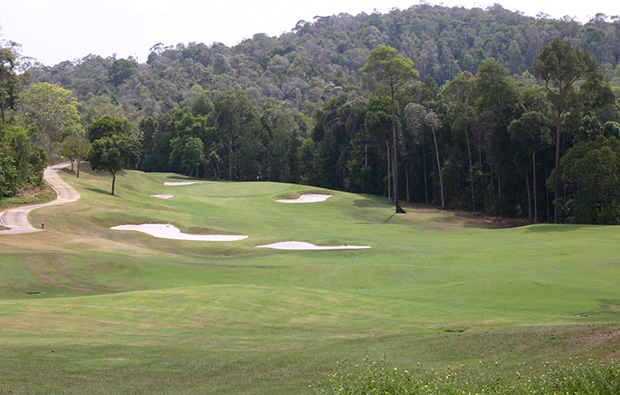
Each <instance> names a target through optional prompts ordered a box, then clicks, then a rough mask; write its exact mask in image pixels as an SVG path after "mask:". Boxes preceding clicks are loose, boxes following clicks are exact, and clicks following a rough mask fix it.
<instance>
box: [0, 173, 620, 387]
mask: <svg viewBox="0 0 620 395" xmlns="http://www.w3.org/2000/svg"><path fill="white" fill-rule="evenodd" d="M175 177H176V176H175V175H170V174H158V173H153V174H144V173H140V172H127V173H125V174H124V175H122V176H120V177H119V178H118V180H117V193H118V196H111V195H109V186H110V185H109V184H110V177H109V176H107V175H104V174H92V173H89V172H88V171H87V170H86V171H84V170H83V171H82V173H81V177H80V179H75V178H74V176H73V175H71V174H70V173H69V172H65V175H64V178H65V179H66V180H67V181H69V182H70V183H71V184H73V185H75V186H76V187H77V188H78V189H79V190H80V193H81V194H82V199H81V200H80V201H78V202H76V203H72V204H69V205H63V206H56V207H50V208H45V209H41V210H36V211H34V212H33V213H31V221H34V222H41V220H45V224H46V232H40V233H37V234H31V235H12V236H5V237H2V236H0V251H1V252H0V311H2V314H1V315H0V327H1V328H2V332H1V334H0V352H2V355H3V361H4V362H6V363H3V364H0V377H2V378H3V379H2V381H0V391H13V392H14V393H116V392H121V393H157V392H159V393H231V394H243V393H248V394H249V393H252V394H255V393H265V394H267V393H274V392H281V393H287V394H289V393H311V392H312V391H311V389H309V388H308V384H309V383H310V382H317V381H320V380H323V379H324V378H325V377H328V375H329V374H330V373H333V366H334V364H335V362H336V361H338V360H341V359H343V358H347V359H349V360H351V361H355V360H359V361H361V360H362V359H363V358H364V356H365V355H369V356H370V357H371V358H380V357H381V356H386V357H387V358H388V360H389V361H390V364H392V365H394V367H398V369H407V368H409V367H411V366H414V365H415V363H416V362H418V361H419V362H421V363H423V364H424V366H425V367H428V368H433V369H436V370H437V369H441V370H442V371H443V370H445V369H446V367H447V366H448V365H451V366H457V365H459V364H466V365H471V364H475V363H478V362H479V361H483V362H485V363H488V364H493V363H495V361H498V360H500V361H501V365H502V367H503V368H502V369H503V370H502V371H505V372H506V374H508V375H509V374H514V371H515V369H516V368H518V366H520V364H522V363H528V364H530V365H536V366H539V365H540V364H542V363H543V362H544V361H553V360H558V361H559V362H560V363H563V362H567V361H569V358H576V360H579V361H582V360H583V361H586V360H587V359H589V358H593V357H594V358H603V359H604V358H619V357H620V355H618V351H617V350H618V349H620V336H619V335H618V333H620V324H619V320H618V318H619V314H620V295H619V294H618V288H617V279H618V274H619V271H620V260H619V259H618V258H617V245H618V242H619V241H620V230H618V228H615V227H596V226H553V225H537V226H525V227H520V228H508V229H506V228H501V227H498V226H497V224H494V223H493V222H488V221H487V220H486V219H484V218H479V217H470V216H467V215H463V214H462V213H451V212H444V211H437V210H430V209H413V208H410V209H409V210H408V213H407V214H406V215H402V216H401V215H399V216H394V215H393V209H392V208H391V207H390V206H389V205H387V204H386V202H385V200H384V199H381V198H377V197H372V196H360V195H354V194H347V193H343V192H330V194H333V195H334V196H333V197H332V198H330V199H328V200H327V201H325V202H321V203H314V204H303V205H295V204H286V205H285V204H278V203H275V202H274V201H273V200H274V199H275V198H276V197H280V196H295V195H297V196H298V195H301V194H303V193H306V191H308V190H309V189H308V187H303V186H296V185H289V184H278V183H267V182H253V183H230V182H205V183H202V184H194V185H188V186H176V187H168V186H164V185H163V182H164V181H172V180H176V178H175ZM313 192H316V191H313ZM164 193H166V194H174V195H175V198H174V199H169V200H162V199H156V198H152V197H150V196H149V195H150V194H164ZM147 222H150V223H168V222H170V223H173V224H175V226H177V227H179V228H181V229H182V230H184V231H196V233H198V232H211V231H213V232H217V233H231V234H235V233H237V234H247V235H250V238H249V239H246V240H243V241H237V242H229V243H225V242H213V243H202V242H187V241H166V240H162V239H157V238H153V237H151V236H148V235H145V234H142V233H139V232H122V231H112V230H110V229H109V227H110V226H114V225H122V224H127V223H147ZM287 240H297V241H306V242H311V243H313V244H326V245H329V244H349V245H354V244H359V245H371V246H372V247H373V248H371V249H369V250H342V251H275V250H268V249H257V248H254V247H255V246H258V245H263V244H269V243H273V242H278V241H287ZM579 315H585V316H579ZM511 372H512V373H511ZM502 374H503V373H502Z"/></svg>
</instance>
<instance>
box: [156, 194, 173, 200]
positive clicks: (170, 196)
mask: <svg viewBox="0 0 620 395" xmlns="http://www.w3.org/2000/svg"><path fill="white" fill-rule="evenodd" d="M151 197H154V198H158V199H172V198H173V197H174V195H151Z"/></svg>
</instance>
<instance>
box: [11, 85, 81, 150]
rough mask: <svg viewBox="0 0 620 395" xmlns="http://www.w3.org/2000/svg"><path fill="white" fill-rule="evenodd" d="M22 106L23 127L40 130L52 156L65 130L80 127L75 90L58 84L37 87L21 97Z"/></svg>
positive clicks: (19, 116) (19, 117) (20, 117)
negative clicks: (73, 92)
mask: <svg viewBox="0 0 620 395" xmlns="http://www.w3.org/2000/svg"><path fill="white" fill-rule="evenodd" d="M18 104H19V108H18V111H17V112H18V122H19V124H20V125H23V126H27V127H35V128H36V129H38V132H39V133H41V137H42V139H43V143H45V144H46V145H47V148H48V151H49V152H50V153H51V152H53V151H54V146H55V145H56V144H57V143H60V141H61V136H62V132H63V131H64V130H65V129H70V128H79V122H80V114H79V113H78V110H77V105H78V102H77V100H76V99H75V98H74V97H73V94H72V93H71V91H69V90H67V89H64V88H61V87H60V86H58V85H53V84H49V83H47V82H42V83H39V84H35V85H33V86H31V87H30V88H29V89H28V90H26V91H25V92H23V93H22V94H21V97H20V99H19V103H18Z"/></svg>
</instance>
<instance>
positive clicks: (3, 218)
mask: <svg viewBox="0 0 620 395" xmlns="http://www.w3.org/2000/svg"><path fill="white" fill-rule="evenodd" d="M69 164H70V163H69V162H63V163H59V164H56V165H52V166H48V167H46V168H45V170H44V171H43V178H44V179H45V181H47V183H48V184H50V186H51V187H52V188H54V190H55V191H56V193H57V194H58V197H57V198H56V200H54V201H51V202H48V203H42V204H33V205H30V206H23V207H16V208H12V209H10V210H6V211H3V212H1V213H0V224H2V226H4V227H7V228H10V229H9V230H0V235H4V234H22V233H34V232H41V231H43V229H41V228H40V227H41V226H40V225H39V228H35V227H34V226H32V225H30V222H28V214H29V213H30V212H31V211H32V210H35V209H38V208H41V207H47V206H56V205H59V204H64V203H70V202H75V201H76V200H78V199H79V198H80V193H79V192H78V191H77V190H75V188H73V187H72V186H70V185H69V184H67V183H66V182H64V181H63V180H62V179H61V178H60V176H59V175H58V170H60V169H63V168H65V167H67V166H69Z"/></svg>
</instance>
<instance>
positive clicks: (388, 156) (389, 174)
mask: <svg viewBox="0 0 620 395" xmlns="http://www.w3.org/2000/svg"><path fill="white" fill-rule="evenodd" d="M385 149H386V150H387V181H388V188H387V190H388V202H391V201H392V184H391V180H392V178H391V173H390V165H391V163H392V162H391V161H390V143H389V142H387V141H386V142H385Z"/></svg>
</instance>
